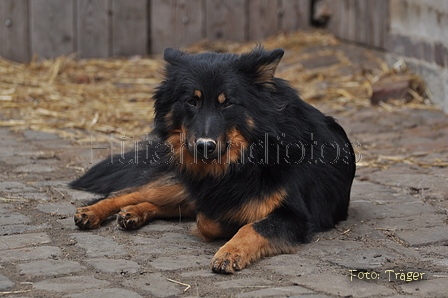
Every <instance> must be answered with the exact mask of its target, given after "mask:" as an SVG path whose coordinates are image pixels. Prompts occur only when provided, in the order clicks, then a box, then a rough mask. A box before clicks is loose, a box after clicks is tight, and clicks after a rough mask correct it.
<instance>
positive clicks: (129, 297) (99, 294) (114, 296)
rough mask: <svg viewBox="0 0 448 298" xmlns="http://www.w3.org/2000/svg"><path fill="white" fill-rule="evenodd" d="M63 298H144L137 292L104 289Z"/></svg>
mask: <svg viewBox="0 0 448 298" xmlns="http://www.w3.org/2000/svg"><path fill="white" fill-rule="evenodd" d="M62 297H63V298H85V297H95V298H123V297H126V298H138V297H142V296H140V295H139V294H137V293H136V292H133V291H129V290H125V289H118V288H112V289H104V290H95V291H87V292H83V293H78V294H69V295H64V296H62Z"/></svg>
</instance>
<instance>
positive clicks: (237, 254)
mask: <svg viewBox="0 0 448 298" xmlns="http://www.w3.org/2000/svg"><path fill="white" fill-rule="evenodd" d="M226 246H227V245H225V246H223V247H222V248H221V249H220V250H219V251H218V252H217V253H216V254H215V256H214V257H213V259H212V262H211V263H210V269H212V270H213V272H216V273H223V274H233V273H235V271H238V270H241V269H243V268H245V267H246V266H247V265H249V263H250V260H249V258H248V257H247V255H246V254H245V253H244V252H242V251H241V250H239V249H238V248H236V247H227V248H226Z"/></svg>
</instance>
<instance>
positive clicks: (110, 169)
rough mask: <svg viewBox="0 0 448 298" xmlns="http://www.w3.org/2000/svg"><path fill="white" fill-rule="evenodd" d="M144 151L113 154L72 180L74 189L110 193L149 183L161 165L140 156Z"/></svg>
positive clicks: (102, 193) (71, 185)
mask: <svg viewBox="0 0 448 298" xmlns="http://www.w3.org/2000/svg"><path fill="white" fill-rule="evenodd" d="M144 155H145V152H144V151H138V152H137V154H136V152H135V151H130V152H127V153H125V154H123V155H121V154H118V155H113V156H111V157H109V158H106V159H105V160H103V161H101V162H100V163H98V164H96V165H95V166H93V167H92V168H90V169H89V170H88V171H87V173H85V174H84V175H83V176H81V177H79V178H78V179H77V180H75V181H73V182H71V183H70V184H69V186H70V187H71V188H74V189H80V190H85V191H90V192H93V193H97V194H101V195H108V194H110V193H113V192H116V191H120V190H123V189H126V188H131V187H138V186H141V185H144V184H146V183H148V182H149V181H150V179H151V177H153V176H154V174H155V172H157V171H158V170H159V168H160V166H159V165H156V164H154V163H152V162H151V161H150V160H147V159H146V160H145V159H142V158H140V159H139V157H142V156H144Z"/></svg>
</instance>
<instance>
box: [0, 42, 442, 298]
mask: <svg viewBox="0 0 448 298" xmlns="http://www.w3.org/2000/svg"><path fill="white" fill-rule="evenodd" d="M342 50H343V51H345V50H344V49H342ZM349 50H350V51H351V53H352V54H353V53H355V52H356V51H357V50H356V48H354V47H349ZM350 51H345V52H344V53H349V52H350ZM310 52H311V51H310ZM339 53H340V52H339ZM327 56H328V55H327ZM312 58H313V57H312V55H311V54H310V57H309V59H308V60H307V61H306V62H303V63H302V65H304V67H305V68H306V67H308V68H310V69H311V68H316V67H321V66H322V64H323V66H325V63H327V64H328V63H330V64H331V63H333V62H332V61H331V59H328V58H327V61H326V62H325V61H323V60H322V59H319V58H318V57H317V58H316V59H315V60H314V61H313V59H312ZM336 60H337V59H336ZM364 62H366V63H367V62H369V61H364ZM307 63H308V64H307ZM316 63H317V64H318V65H317V66H316ZM319 63H320V64H319ZM286 67H287V66H284V68H286ZM345 71H347V70H345ZM314 104H315V105H316V106H317V107H318V108H319V109H321V110H323V111H324V112H326V113H328V114H331V115H333V116H335V117H336V118H337V119H338V120H339V122H340V123H341V124H342V126H343V127H344V128H345V129H346V131H347V132H348V135H349V137H350V139H351V140H352V142H353V143H354V144H355V145H356V148H355V150H356V152H357V156H358V159H359V163H358V171H357V176H356V179H355V182H354V185H353V190H352V199H351V205H350V208H349V219H348V220H347V221H345V222H342V223H340V224H339V225H338V226H337V228H336V229H333V230H331V231H329V232H326V233H320V234H318V235H316V237H315V239H314V241H313V242H312V243H310V244H307V245H303V247H302V248H301V249H300V250H299V251H298V252H297V253H296V254H292V255H280V256H275V257H271V258H266V259H263V260H261V261H259V262H257V263H255V264H253V265H251V266H249V267H248V268H247V269H245V270H243V271H241V272H240V273H237V274H235V275H228V276H224V275H217V274H213V273H211V272H210V270H209V269H208V265H209V261H210V259H211V257H212V256H213V254H214V253H215V252H216V250H217V249H218V248H219V247H220V245H222V244H223V242H216V243H205V242H203V241H202V240H200V239H198V238H196V237H195V236H193V235H191V234H190V229H191V227H192V226H193V225H194V223H193V222H179V221H155V222H152V223H150V224H148V225H146V226H144V227H143V228H142V229H140V230H137V231H122V230H120V229H118V228H117V226H116V224H115V222H114V220H110V221H109V222H108V223H106V224H105V225H103V227H102V228H101V229H98V230H92V231H81V230H78V229H77V228H76V227H75V225H74V223H73V213H74V211H75V208H76V206H80V205H82V204H83V203H84V202H85V201H86V200H89V199H91V198H92V195H90V194H87V193H83V192H79V191H75V190H71V189H68V188H67V187H66V186H65V184H66V183H67V182H68V181H71V180H73V179H74V178H76V177H77V176H79V175H81V174H82V171H81V169H82V168H88V167H90V166H91V165H90V164H89V162H96V161H98V159H99V158H100V157H102V156H107V155H108V153H110V150H111V149H112V150H113V151H114V152H115V153H117V152H119V150H120V144H114V145H111V144H108V143H104V144H98V143H92V144H86V145H79V144H74V143H72V142H70V141H68V140H64V139H61V138H59V137H58V136H56V135H54V134H51V133H43V132H36V131H31V130H24V131H18V132H10V131H9V130H8V129H6V128H2V129H0V144H1V150H0V169H1V171H0V235H1V236H0V296H8V297H9V296H10V297H108V298H114V297H120V298H121V297H169V296H172V297H177V296H179V297H285V296H289V297H313V298H318V297H319V298H321V297H446V295H447V293H448V274H447V273H446V272H448V229H447V209H448V168H447V162H448V161H447V154H448V148H447V147H448V116H447V115H445V114H443V113H441V112H438V111H435V110H415V109H410V108H406V107H402V108H393V109H384V108H380V107H370V106H365V107H360V106H356V108H355V107H351V106H350V105H347V106H345V107H344V108H340V107H337V106H335V105H334V104H330V103H328V102H315V103H314ZM2 120H4V119H2ZM132 141H133V140H132V139H129V138H127V139H124V142H125V146H127V147H128V148H132ZM358 145H359V146H358ZM92 148H105V149H92ZM357 269H358V270H361V271H360V272H361V273H359V272H355V271H350V270H357ZM409 271H410V272H414V274H402V273H407V272H409ZM416 272H417V273H416ZM420 277H423V280H419V279H420ZM359 278H362V279H363V280H360V279H359ZM368 278H370V279H368ZM402 279H408V281H403V280H402ZM415 279H418V280H415Z"/></svg>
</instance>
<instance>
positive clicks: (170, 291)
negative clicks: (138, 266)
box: [123, 273, 185, 297]
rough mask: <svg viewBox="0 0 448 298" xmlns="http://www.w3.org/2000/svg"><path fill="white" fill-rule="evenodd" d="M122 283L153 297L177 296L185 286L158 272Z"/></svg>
mask: <svg viewBox="0 0 448 298" xmlns="http://www.w3.org/2000/svg"><path fill="white" fill-rule="evenodd" d="M123 284H124V286H126V287H131V288H137V289H140V290H142V291H145V292H149V293H151V294H152V295H154V296H155V297H168V296H174V297H177V296H178V295H180V294H181V293H182V291H183V290H184V289H185V286H182V285H178V284H175V283H173V282H170V281H169V280H168V279H166V278H165V277H164V276H163V275H162V274H160V273H152V274H148V275H146V276H142V277H140V278H138V279H131V280H126V281H124V282H123Z"/></svg>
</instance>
